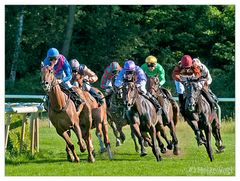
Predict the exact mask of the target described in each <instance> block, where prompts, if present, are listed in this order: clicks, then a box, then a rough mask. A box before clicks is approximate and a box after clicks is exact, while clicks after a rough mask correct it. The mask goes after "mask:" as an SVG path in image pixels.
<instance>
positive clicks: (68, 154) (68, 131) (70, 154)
mask: <svg viewBox="0 0 240 181" xmlns="http://www.w3.org/2000/svg"><path fill="white" fill-rule="evenodd" d="M67 134H68V136H69V137H70V138H71V131H70V130H67ZM66 152H67V160H69V161H72V162H73V161H74V160H75V158H74V156H73V155H72V152H71V150H70V148H69V147H68V144H66Z"/></svg>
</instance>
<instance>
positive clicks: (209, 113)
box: [184, 78, 225, 161]
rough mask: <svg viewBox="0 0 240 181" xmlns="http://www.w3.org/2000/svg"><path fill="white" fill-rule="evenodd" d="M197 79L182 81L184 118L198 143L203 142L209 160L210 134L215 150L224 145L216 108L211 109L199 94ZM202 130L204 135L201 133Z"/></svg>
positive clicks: (221, 150)
mask: <svg viewBox="0 0 240 181" xmlns="http://www.w3.org/2000/svg"><path fill="white" fill-rule="evenodd" d="M198 81H199V80H196V79H193V78H187V80H186V81H185V83H184V87H185V103H184V118H185V120H187V123H188V124H189V126H190V127H191V128H192V129H193V131H194V133H195V135H196V139H197V143H198V145H202V144H204V146H205V147H206V151H207V153H208V157H209V159H210V161H213V159H214V157H213V152H212V146H211V134H213V136H214V138H215V141H216V143H215V145H216V147H217V152H218V153H221V152H223V151H224V149H225V146H223V144H222V137H221V131H220V124H221V123H220V120H219V118H218V115H217V112H216V110H212V109H211V106H210V104H209V103H208V102H207V100H206V99H205V97H203V96H202V94H201V91H202V90H201V88H200V87H199V85H198ZM203 130H204V133H205V137H204V135H203V133H202V131H203Z"/></svg>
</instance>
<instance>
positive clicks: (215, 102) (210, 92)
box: [208, 88, 218, 110]
mask: <svg viewBox="0 0 240 181" xmlns="http://www.w3.org/2000/svg"><path fill="white" fill-rule="evenodd" d="M208 93H209V94H210V96H211V98H212V100H213V102H214V109H216V110H217V109H218V98H217V96H216V95H215V94H214V93H213V92H212V91H211V89H210V88H208Z"/></svg>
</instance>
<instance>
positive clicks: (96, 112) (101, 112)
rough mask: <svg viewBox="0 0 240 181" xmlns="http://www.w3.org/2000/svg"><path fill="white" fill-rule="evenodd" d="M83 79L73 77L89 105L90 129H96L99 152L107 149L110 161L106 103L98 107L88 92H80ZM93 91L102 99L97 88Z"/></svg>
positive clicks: (81, 77)
mask: <svg viewBox="0 0 240 181" xmlns="http://www.w3.org/2000/svg"><path fill="white" fill-rule="evenodd" d="M83 79H84V76H82V75H80V74H77V75H75V76H74V77H73V80H74V81H77V82H78V85H79V88H80V90H81V91H82V92H83V94H84V99H85V100H86V102H87V103H88V104H89V105H90V108H91V111H92V119H93V124H92V129H93V128H96V136H97V137H98V139H99V142H100V152H101V153H102V152H104V151H105V150H106V149H107V153H108V157H109V159H112V153H111V150H110V139H109V136H108V121H107V105H106V102H105V101H104V103H103V104H102V105H99V104H98V102H97V101H96V99H95V98H94V97H93V96H91V94H90V93H89V92H88V91H83V90H82V87H83ZM93 88H94V87H93ZM94 89H95V90H96V91H97V92H98V93H99V94H101V96H102V97H104V96H103V94H102V92H100V91H99V90H98V89H97V88H94ZM78 91H79V90H78ZM78 91H77V92H78ZM83 126H84V125H81V127H83ZM102 137H104V144H105V147H104V145H103V142H102ZM105 148H106V149H105Z"/></svg>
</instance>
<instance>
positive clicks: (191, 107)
mask: <svg viewBox="0 0 240 181" xmlns="http://www.w3.org/2000/svg"><path fill="white" fill-rule="evenodd" d="M184 86H185V96H186V102H185V110H187V111H189V112H194V111H196V105H197V103H198V100H199V98H200V96H201V88H200V87H199V85H198V83H197V82H196V81H191V80H188V81H186V83H185V84H184Z"/></svg>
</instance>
